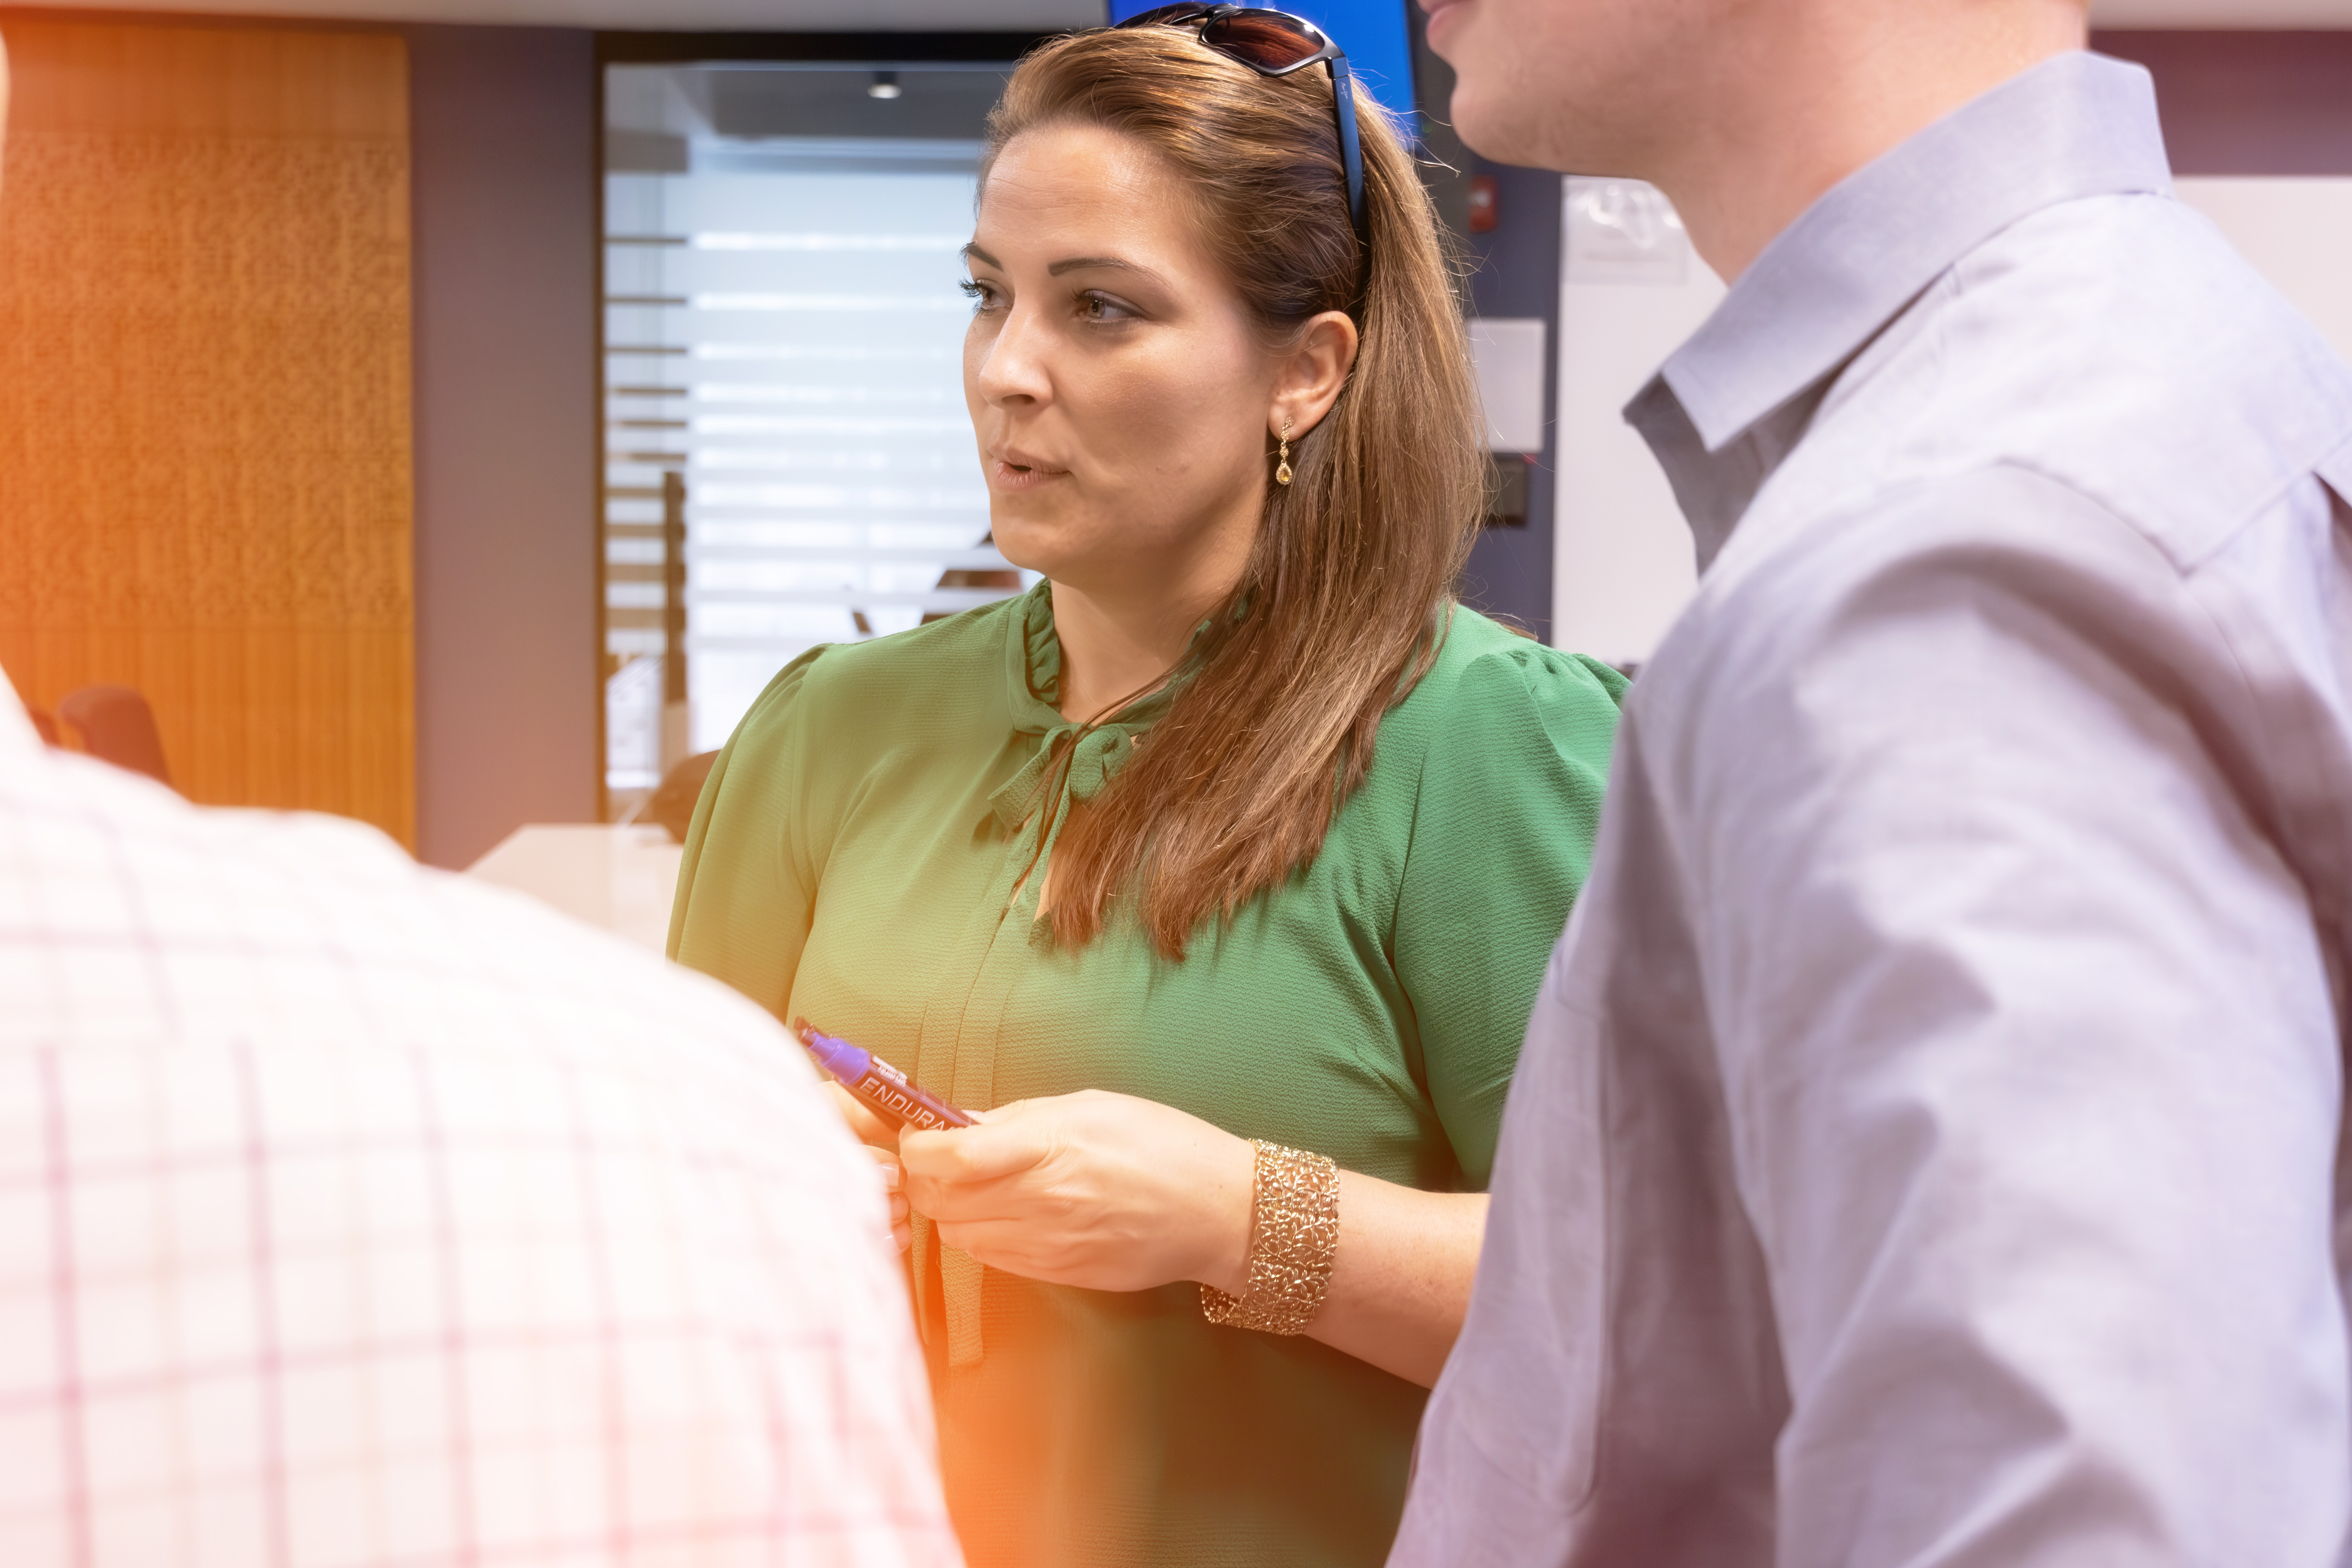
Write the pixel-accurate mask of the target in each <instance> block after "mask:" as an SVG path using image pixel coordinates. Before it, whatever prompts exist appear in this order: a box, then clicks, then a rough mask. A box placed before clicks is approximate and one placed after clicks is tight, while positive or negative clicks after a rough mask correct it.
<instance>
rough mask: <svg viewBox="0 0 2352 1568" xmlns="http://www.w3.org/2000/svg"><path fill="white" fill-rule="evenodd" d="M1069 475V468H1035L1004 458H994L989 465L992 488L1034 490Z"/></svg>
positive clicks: (989, 478)
mask: <svg viewBox="0 0 2352 1568" xmlns="http://www.w3.org/2000/svg"><path fill="white" fill-rule="evenodd" d="M1069 477H1070V471H1069V470H1068V469H1067V468H1034V467H1028V466H1024V465H1022V464H1017V463H1008V462H1006V461H1005V460H1004V459H1003V458H996V459H994V460H993V461H992V462H991V463H990V464H989V466H988V482H989V485H990V487H991V488H992V489H1000V490H1034V489H1036V488H1037V487H1038V486H1040V485H1046V484H1051V483H1052V482H1053V481H1054V480H1055V479H1068V478H1069Z"/></svg>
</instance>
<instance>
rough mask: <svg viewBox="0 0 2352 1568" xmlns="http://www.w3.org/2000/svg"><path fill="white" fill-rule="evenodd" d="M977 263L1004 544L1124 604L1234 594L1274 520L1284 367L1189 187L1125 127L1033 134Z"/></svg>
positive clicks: (977, 360)
mask: <svg viewBox="0 0 2352 1568" xmlns="http://www.w3.org/2000/svg"><path fill="white" fill-rule="evenodd" d="M966 259H967V261H968V263H969V265H970V267H971V283H970V284H969V285H968V287H969V288H970V289H971V291H972V294H973V307H974V308H973V313H972V321H971V330H970V331H969V332H968V333H967V334H966V336H965V338H964V354H963V390H964V402H965V404H966V405H968V406H969V407H970V409H971V424H972V431H973V434H974V436H975V437H977V438H978V441H979V446H980V460H981V466H982V469H983V470H984V471H985V473H986V475H987V479H988V500H989V516H990V519H991V521H992V524H993V526H994V529H995V534H996V545H997V548H998V549H999V550H1001V551H1003V552H1004V555H1005V557H1006V559H1008V560H1010V561H1013V562H1014V563H1018V564H1020V565H1023V566H1026V567H1029V568H1030V569H1032V570H1033V571H1038V572H1043V573H1045V574H1046V575H1047V576H1048V577H1051V578H1053V579H1054V580H1055V584H1067V585H1069V586H1071V587H1075V588H1077V589H1080V590H1081V591H1084V592H1087V593H1088V594H1090V595H1100V596H1102V597H1104V598H1106V599H1108V600H1112V601H1117V600H1133V599H1138V598H1140V599H1141V600H1142V601H1143V602H1147V603H1152V602H1168V601H1170V600H1171V595H1172V597H1173V599H1174V601H1176V602H1179V603H1181V602H1185V601H1191V602H1192V603H1193V604H1195V605H1200V606H1201V607H1205V605H1206V604H1207V603H1210V602H1213V600H1214V599H1215V598H1217V597H1219V596H1221V595H1223V592H1224V591H1225V590H1226V589H1227V588H1229V587H1230V586H1231V585H1232V584H1233V583H1234V582H1235V581H1237V580H1238V579H1239V577H1240V574H1241V571H1242V567H1243V565H1244V563H1245V562H1246V560H1247V558H1248V554H1249V550H1250V546H1251V544H1252V542H1254V540H1255V536H1256V531H1257V525H1258V520H1259V517H1260V515H1261V513H1262V511H1263V510H1264V505H1265V486H1266V481H1267V474H1268V472H1269V464H1268V463H1267V461H1266V458H1265V447H1266V431H1267V427H1268V423H1269V419H1270V418H1271V416H1272V410H1273V408H1274V406H1275V398H1276V382H1277V378H1278V375H1279V374H1280V370H1281V364H1280V362H1279V360H1278V357H1277V356H1276V355H1274V354H1271V353H1268V352H1267V350H1266V349H1265V346H1264V344H1263V342H1262V341H1261V338H1260V336H1259V332H1258V329H1257V326H1256V323H1255V320H1254V318H1253V317H1252V316H1251V314H1250V312H1249V310H1248V309H1247V307H1246V306H1244V304H1243V302H1242V299H1241V296H1240V295H1239V294H1238V293H1237V292H1236V291H1235V290H1234V287H1233V285H1232V284H1231V283H1230V282H1229V281H1228V280H1227V279H1226V278H1225V276H1224V272H1223V268H1221V267H1220V266H1219V264H1218V261H1217V258H1215V257H1214V256H1213V255H1212V254H1211V253H1210V252H1209V250H1208V248H1207V247H1206V246H1205V245H1204V243H1203V241H1202V235H1201V233H1200V229H1199V226H1198V222H1197V220H1196V219H1195V217H1194V216H1193V212H1192V204H1191V202H1190V200H1189V198H1188V195H1187V193H1186V192H1185V190H1184V189H1183V186H1182V184H1181V179H1180V177H1179V176H1178V175H1177V174H1176V173H1175V172H1174V171H1173V170H1172V169H1171V168H1170V167H1169V166H1168V165H1167V164H1166V163H1164V162H1163V161H1162V160H1161V158H1160V155H1159V154H1158V153H1154V152H1152V151H1151V150H1150V148H1149V147H1147V146H1145V145H1144V144H1142V143H1141V142H1137V141H1134V140H1133V139H1131V138H1129V137H1127V136H1124V135H1121V134H1119V133H1118V132H1113V131H1107V130H1103V129H1101V128H1099V127H1096V126H1084V125H1065V126H1048V127H1045V128H1041V129H1039V130H1035V131H1031V132H1024V134H1022V135H1020V136H1017V137H1015V138H1014V139H1013V142H1011V143H1010V144H1008V145H1007V146H1006V147H1005V148H1004V150H1003V153H1000V154H999V155H998V157H997V159H996V163H995V164H994V166H993V167H992V169H991V170H990V173H989V177H988V184H986V186H985V187H984V188H983V189H982V192H981V201H980V213H979V221H978V223H977V225H976V226H975V227H974V230H973V234H972V242H971V246H970V247H969V248H968V250H967V252H966Z"/></svg>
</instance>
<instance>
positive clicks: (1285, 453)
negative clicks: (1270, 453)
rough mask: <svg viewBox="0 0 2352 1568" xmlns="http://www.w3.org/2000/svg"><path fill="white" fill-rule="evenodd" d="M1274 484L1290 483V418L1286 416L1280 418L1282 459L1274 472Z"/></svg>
mask: <svg viewBox="0 0 2352 1568" xmlns="http://www.w3.org/2000/svg"><path fill="white" fill-rule="evenodd" d="M1274 482H1275V483H1276V484H1278V485H1286V484H1288V483H1289V482H1290V416H1289V415H1287V414H1286V415H1284V416H1282V457H1281V458H1280V459H1279V460H1278V461H1277V463H1276V468H1275V470H1274Z"/></svg>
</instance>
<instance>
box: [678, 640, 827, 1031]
mask: <svg viewBox="0 0 2352 1568" xmlns="http://www.w3.org/2000/svg"><path fill="white" fill-rule="evenodd" d="M823 653H824V648H822V647H815V648H811V649H810V650H809V651H808V652H806V653H804V654H803V655H801V656H800V657H799V658H795V659H793V661H792V662H791V663H790V664H788V665H786V666H785V667H784V668H782V670H780V671H778V672H777V675H776V678H775V679H773V680H772V681H770V682H769V683H768V688H767V689H766V690H764V691H762V692H761V694H760V697H759V700H758V701H756V702H754V703H753V704H752V705H751V711H750V712H749V713H747V714H746V715H744V718H743V721H742V723H740V724H739V725H737V726H736V729H735V733H734V734H733V735H731V736H730V737H728V741H727V744H726V747H725V748H724V749H723V750H722V751H720V752H719V760H718V762H716V763H713V764H712V765H711V769H710V776H709V778H708V779H706V780H705V781H704V782H703V785H702V797H701V799H699V800H698V801H697V802H696V803H695V807H694V821H693V823H692V824H691V825H690V826H688V829H687V834H686V854H685V857H684V858H683V859H682V860H681V861H680V862H679V865H678V871H677V901H676V903H674V904H673V905H672V906H671V909H670V920H669V955H670V957H672V958H674V959H676V960H677V962H678V963H683V964H685V965H686V966H687V967H688V968H689V969H698V970H700V971H702V972H703V973H706V974H710V975H714V976H716V977H717V978H719V979H720V980H723V981H725V982H726V983H727V984H730V985H732V986H733V987H734V988H735V989H736V990H738V991H740V992H741V993H742V994H744V995H746V996H749V997H750V998H751V1000H752V1001H754V1002H757V1003H758V1004H760V1005H761V1006H762V1007H765V1008H766V1009H768V1011H769V1012H771V1013H773V1014H775V1015H776V1016H778V1017H779V1018H782V1016H783V1015H784V1010H785V1008H786V1007H787V1006H789V1005H790V1004H791V1000H792V991H793V975H794V974H795V973H797V972H798V971H799V969H800V962H801V951H802V949H803V947H805V946H806V945H807V943H808V933H809V922H810V920H811V918H812V915H811V911H812V908H813V902H814V898H815V896H816V876H815V872H814V868H813V867H812V866H811V865H810V864H809V859H808V855H807V837H806V835H805V833H804V832H803V826H804V824H803V820H802V817H803V811H804V808H805V801H804V799H803V795H802V793H801V791H800V790H799V787H798V785H799V782H800V775H801V772H802V769H801V755H802V752H803V744H804V742H803V734H804V731H805V730H806V728H807V725H806V719H807V714H806V712H805V709H806V706H807V704H806V702H805V700H804V696H803V687H804V686H805V685H806V683H807V680H808V677H809V671H810V669H811V668H813V667H814V665H815V663H816V661H817V658H818V657H819V656H820V655H822V654H823Z"/></svg>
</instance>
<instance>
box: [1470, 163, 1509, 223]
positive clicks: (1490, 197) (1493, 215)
mask: <svg viewBox="0 0 2352 1568" xmlns="http://www.w3.org/2000/svg"><path fill="white" fill-rule="evenodd" d="M1501 220H1502V209H1501V206H1500V205H1499V204H1498V203H1497V202H1496V199H1495V176H1494V175H1492V174H1473V175H1471V176H1470V232H1471V233H1472V234H1492V233H1494V232H1495V226H1496V224H1497V223H1499V222H1500V221H1501Z"/></svg>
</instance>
